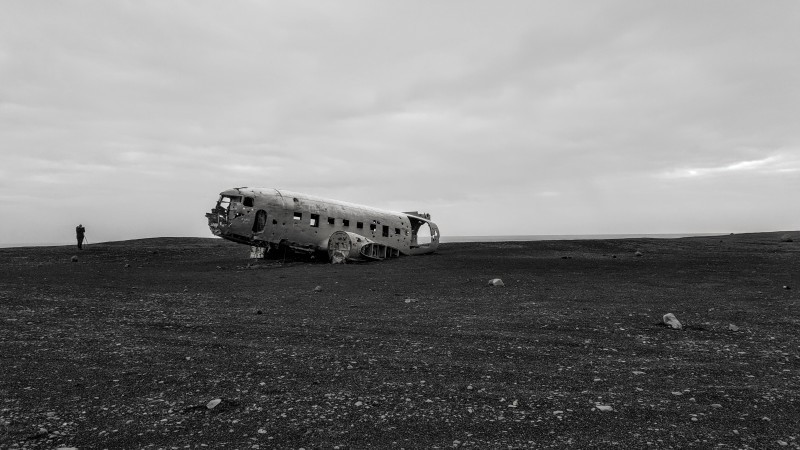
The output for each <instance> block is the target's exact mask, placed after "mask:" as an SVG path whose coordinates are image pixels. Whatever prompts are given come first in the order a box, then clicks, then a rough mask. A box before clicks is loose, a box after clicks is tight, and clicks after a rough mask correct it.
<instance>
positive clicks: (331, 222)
mask: <svg viewBox="0 0 800 450" xmlns="http://www.w3.org/2000/svg"><path fill="white" fill-rule="evenodd" d="M328 223H329V224H331V225H333V224H335V223H336V219H334V218H333V217H328Z"/></svg>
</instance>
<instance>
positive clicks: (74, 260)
mask: <svg viewBox="0 0 800 450" xmlns="http://www.w3.org/2000/svg"><path fill="white" fill-rule="evenodd" d="M72 262H78V257H77V256H73V257H72ZM784 287H786V286H784Z"/></svg>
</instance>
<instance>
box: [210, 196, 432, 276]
mask: <svg viewBox="0 0 800 450" xmlns="http://www.w3.org/2000/svg"><path fill="white" fill-rule="evenodd" d="M206 218H208V226H209V227H210V228H211V232H212V233H214V235H216V236H219V237H221V238H224V239H227V240H230V241H233V242H237V243H240V244H246V245H250V246H251V257H263V256H264V255H265V253H270V252H273V251H275V250H278V249H284V250H287V249H288V250H292V251H294V252H298V253H301V254H307V255H314V254H323V255H325V254H327V258H328V259H329V260H330V261H331V262H332V263H344V262H347V261H376V260H382V259H387V258H397V257H399V256H400V255H421V254H426V253H433V252H434V251H435V250H436V248H437V247H438V246H439V227H437V226H436V224H435V223H433V222H431V220H430V219H431V216H430V214H424V213H419V212H416V211H414V212H394V211H387V210H383V209H378V208H372V207H369V206H362V205H356V204H353V203H348V202H342V201H338V200H330V199H326V198H321V197H315V196H312V195H306V194H300V193H297V192H290V191H285V190H278V189H269V188H248V187H240V188H233V189H228V190H226V191H223V192H222V193H220V196H219V200H218V201H217V204H216V206H215V207H214V208H213V209H212V210H211V212H210V213H206Z"/></svg>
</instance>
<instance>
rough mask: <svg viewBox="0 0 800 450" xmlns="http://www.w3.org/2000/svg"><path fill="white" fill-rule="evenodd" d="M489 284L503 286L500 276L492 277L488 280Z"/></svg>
mask: <svg viewBox="0 0 800 450" xmlns="http://www.w3.org/2000/svg"><path fill="white" fill-rule="evenodd" d="M489 286H505V284H504V283H503V280H501V279H500V278H492V279H491V280H489Z"/></svg>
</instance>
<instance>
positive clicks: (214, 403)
mask: <svg viewBox="0 0 800 450" xmlns="http://www.w3.org/2000/svg"><path fill="white" fill-rule="evenodd" d="M220 403H222V399H221V398H215V399H214V400H211V401H210V402H208V404H207V405H206V408H208V409H214V408H216V407H217V405H219V404H220Z"/></svg>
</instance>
